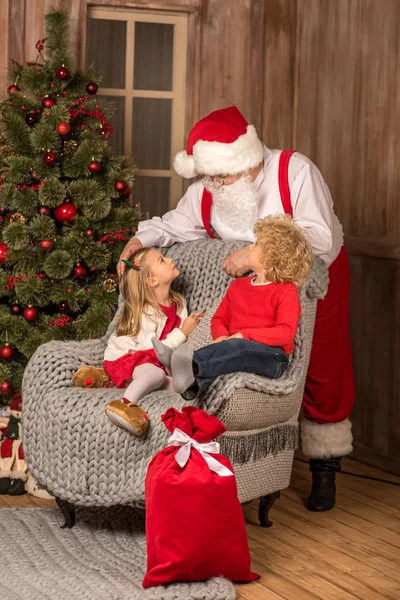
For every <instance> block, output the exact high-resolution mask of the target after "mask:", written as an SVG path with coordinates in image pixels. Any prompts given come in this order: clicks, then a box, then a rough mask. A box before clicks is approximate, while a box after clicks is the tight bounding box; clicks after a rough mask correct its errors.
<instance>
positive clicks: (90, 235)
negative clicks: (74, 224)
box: [85, 227, 96, 237]
mask: <svg viewBox="0 0 400 600" xmlns="http://www.w3.org/2000/svg"><path fill="white" fill-rule="evenodd" d="M85 233H86V235H87V236H88V237H94V234H95V233H96V232H95V230H94V229H92V228H91V227H89V228H88V229H86V232H85Z"/></svg>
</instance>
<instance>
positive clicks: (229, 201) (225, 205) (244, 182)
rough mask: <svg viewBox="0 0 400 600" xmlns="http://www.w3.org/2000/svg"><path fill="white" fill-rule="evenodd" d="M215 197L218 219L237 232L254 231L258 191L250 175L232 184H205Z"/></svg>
mask: <svg viewBox="0 0 400 600" xmlns="http://www.w3.org/2000/svg"><path fill="white" fill-rule="evenodd" d="M205 187H206V188H207V189H208V191H209V192H211V194H212V197H213V207H214V210H215V214H216V215H217V217H218V219H220V220H221V221H222V223H223V224H224V225H226V226H227V227H229V228H230V229H232V231H237V232H247V231H252V229H253V227H254V225H255V223H256V221H257V193H256V189H255V187H254V183H253V182H252V181H251V179H250V177H240V179H238V180H237V181H235V183H232V184H231V185H223V186H222V187H220V188H214V186H213V185H212V183H207V184H205Z"/></svg>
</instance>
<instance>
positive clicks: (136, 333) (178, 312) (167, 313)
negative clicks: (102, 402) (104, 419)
mask: <svg viewBox="0 0 400 600" xmlns="http://www.w3.org/2000/svg"><path fill="white" fill-rule="evenodd" d="M124 262H125V264H126V266H127V267H128V268H126V269H125V271H124V273H123V275H122V278H121V281H120V291H121V294H122V296H123V298H124V300H125V303H124V308H123V311H122V314H121V317H120V319H119V321H118V323H117V326H116V330H115V332H114V333H113V334H112V335H111V336H110V339H109V341H108V345H107V348H106V351H105V354H104V369H105V370H106V371H107V373H108V375H109V377H110V379H111V381H112V382H113V383H114V384H115V385H116V386H117V387H120V388H121V387H125V386H126V384H127V383H128V384H129V385H128V387H127V389H126V390H125V394H124V397H123V398H122V401H121V400H113V401H112V402H110V403H109V404H107V406H106V407H105V409H104V410H105V412H106V415H107V416H108V418H109V419H110V420H111V421H112V422H113V423H114V424H115V425H118V426H119V427H122V428H123V429H126V430H127V431H129V432H130V433H133V434H135V435H141V434H142V433H144V432H145V431H146V430H147V428H148V424H149V423H148V418H147V415H146V413H145V412H144V411H143V410H142V408H141V407H140V406H139V405H138V404H137V403H138V402H139V400H140V399H141V398H143V397H144V396H146V395H147V394H149V393H150V392H152V391H153V390H158V389H160V388H161V387H162V386H164V384H166V383H167V381H166V380H167V371H166V369H165V367H164V366H163V365H162V364H161V363H160V361H159V360H158V358H157V356H156V354H155V352H154V350H153V348H152V343H151V339H152V338H153V337H155V338H157V339H160V340H162V341H163V343H164V344H165V345H166V346H169V347H170V348H177V347H178V346H179V345H180V344H182V343H183V342H185V341H186V338H187V337H188V336H189V335H190V334H191V333H192V332H193V331H194V330H195V329H196V327H197V325H198V323H199V321H200V319H201V318H202V316H203V311H200V312H198V313H193V314H191V315H190V316H188V314H187V309H186V301H185V299H184V298H183V296H181V294H178V293H177V292H174V291H173V290H171V283H172V282H173V281H174V279H176V278H177V277H178V275H179V271H178V269H177V268H176V266H175V265H174V262H173V260H172V258H164V256H163V255H162V254H161V252H159V251H158V250H156V249H154V248H142V249H140V250H139V251H138V252H136V253H135V254H134V255H133V256H131V257H130V260H125V261H124Z"/></svg>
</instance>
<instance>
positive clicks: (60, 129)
mask: <svg viewBox="0 0 400 600" xmlns="http://www.w3.org/2000/svg"><path fill="white" fill-rule="evenodd" d="M70 131H71V126H70V124H69V123H67V122H66V121H61V123H59V124H58V125H57V133H59V134H60V135H68V134H69V132H70Z"/></svg>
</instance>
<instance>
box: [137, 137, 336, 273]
mask: <svg viewBox="0 0 400 600" xmlns="http://www.w3.org/2000/svg"><path fill="white" fill-rule="evenodd" d="M280 153H281V150H269V149H268V148H267V147H266V146H264V165H263V168H262V170H261V171H260V173H259V174H258V176H257V178H256V180H255V182H254V185H255V187H256V190H257V205H258V215H257V218H258V219H261V218H263V217H266V216H267V215H272V214H283V213H284V210H283V206H282V200H281V195H280V192H279V182H278V168H279V156H280ZM288 178H289V188H290V197H291V202H292V207H293V219H294V221H295V223H296V224H297V225H298V226H299V227H301V228H302V229H303V230H304V232H305V235H306V237H307V239H308V241H309V242H310V244H311V246H312V248H313V250H314V253H315V254H316V255H318V256H320V257H321V258H322V259H323V260H324V261H325V262H326V263H327V264H328V265H330V264H332V262H333V261H334V260H335V258H336V257H337V256H338V254H339V252H340V249H341V247H342V245H343V229H342V226H341V224H340V222H339V219H338V218H337V216H336V215H335V213H334V211H333V201H332V197H331V194H330V192H329V189H328V186H327V185H326V183H325V181H324V179H323V177H322V175H321V173H320V171H319V170H318V168H317V167H316V166H315V165H314V163H312V162H311V161H310V160H309V159H308V158H307V157H306V156H303V155H302V154H299V153H298V152H295V153H294V154H293V155H292V157H291V159H290V162H289V173H288ZM203 190H204V186H203V184H202V182H201V180H199V181H196V182H195V183H193V184H192V185H191V186H190V187H189V188H188V190H187V192H186V194H185V195H184V196H183V198H182V199H181V200H180V201H179V203H178V205H177V207H176V208H175V209H174V210H170V211H169V212H167V213H166V214H165V215H164V216H163V217H153V218H152V219H149V220H147V221H141V222H140V223H139V228H138V232H137V234H136V237H137V238H138V239H139V240H140V242H141V243H142V246H144V247H149V246H171V245H172V244H173V243H175V242H189V241H193V240H197V239H199V238H203V237H207V236H208V234H207V232H206V230H205V229H204V225H203V220H202V218H201V199H202V195H203ZM211 226H212V227H213V229H214V231H215V232H216V233H217V234H218V235H219V236H220V237H221V238H222V239H224V240H243V241H248V242H249V243H251V242H254V240H255V237H254V234H253V232H252V230H249V231H247V232H235V231H233V230H232V229H230V228H229V227H228V226H227V225H225V224H224V223H223V221H222V220H221V218H219V217H218V216H217V215H216V214H215V210H214V208H212V210H211Z"/></svg>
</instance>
